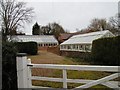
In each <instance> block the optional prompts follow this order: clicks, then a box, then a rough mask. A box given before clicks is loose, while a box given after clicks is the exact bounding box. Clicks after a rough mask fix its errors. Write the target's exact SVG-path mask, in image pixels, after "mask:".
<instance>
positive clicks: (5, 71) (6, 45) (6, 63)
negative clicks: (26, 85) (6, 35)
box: [2, 42, 17, 90]
mask: <svg viewBox="0 0 120 90" xmlns="http://www.w3.org/2000/svg"><path fill="white" fill-rule="evenodd" d="M2 90H17V71H16V48H15V46H14V44H13V43H11V42H3V43H2Z"/></svg>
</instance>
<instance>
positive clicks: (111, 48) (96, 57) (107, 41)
mask: <svg viewBox="0 0 120 90" xmlns="http://www.w3.org/2000/svg"><path fill="white" fill-rule="evenodd" d="M119 54H120V36H117V37H111V38H101V39H97V40H94V41H93V44H92V59H91V60H92V61H93V62H94V63H95V64H99V65H118V64H119V61H120V55H119Z"/></svg>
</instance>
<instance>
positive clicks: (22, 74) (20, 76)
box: [16, 53, 28, 88]
mask: <svg viewBox="0 0 120 90" xmlns="http://www.w3.org/2000/svg"><path fill="white" fill-rule="evenodd" d="M16 60H17V61H16V63H17V81H18V88H28V78H27V76H28V75H27V63H28V61H27V56H26V54H25V53H18V54H17V57H16Z"/></svg>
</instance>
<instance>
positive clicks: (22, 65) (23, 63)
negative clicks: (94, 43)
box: [17, 54, 120, 90]
mask: <svg viewBox="0 0 120 90" xmlns="http://www.w3.org/2000/svg"><path fill="white" fill-rule="evenodd" d="M118 67H119V66H93V65H92V66H91V65H56V64H32V63H31V60H30V59H27V57H26V55H25V54H18V56H17V76H18V88H43V87H38V86H32V80H42V81H52V82H63V88H65V89H67V83H83V84H84V85H81V86H79V87H76V88H74V89H73V90H76V89H85V88H89V87H92V86H95V85H98V84H102V85H104V86H107V87H109V88H113V89H116V88H118V89H119V88H120V87H119V83H118V81H111V80H113V79H115V78H118V77H119V74H120V72H119V70H118ZM32 68H48V69H59V70H62V71H63V78H52V77H40V76H39V77H38V76H32V75H31V69H32ZM67 70H78V71H82V70H84V71H105V72H114V74H111V75H109V76H106V77H103V78H101V79H98V80H84V79H68V78H67Z"/></svg>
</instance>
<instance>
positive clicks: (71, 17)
mask: <svg viewBox="0 0 120 90" xmlns="http://www.w3.org/2000/svg"><path fill="white" fill-rule="evenodd" d="M27 5H28V6H29V7H33V8H34V11H35V16H34V18H33V21H32V22H31V23H30V24H26V25H25V28H24V32H25V33H26V34H32V26H33V25H34V24H35V22H38V24H39V25H47V24H48V23H52V22H57V23H59V24H60V25H61V26H62V27H63V28H64V29H65V30H68V31H70V32H75V31H76V29H84V28H86V27H87V26H88V25H89V24H90V21H91V20H92V19H93V18H106V19H107V20H108V19H109V18H110V17H111V16H114V15H115V14H116V13H118V2H27Z"/></svg>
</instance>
